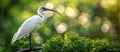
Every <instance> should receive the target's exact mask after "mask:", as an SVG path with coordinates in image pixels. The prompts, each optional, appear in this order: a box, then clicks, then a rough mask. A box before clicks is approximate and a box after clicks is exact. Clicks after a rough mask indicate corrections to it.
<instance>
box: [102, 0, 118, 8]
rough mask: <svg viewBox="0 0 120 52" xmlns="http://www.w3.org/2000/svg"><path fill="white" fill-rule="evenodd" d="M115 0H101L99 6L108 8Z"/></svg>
mask: <svg viewBox="0 0 120 52" xmlns="http://www.w3.org/2000/svg"><path fill="white" fill-rule="evenodd" d="M116 3H117V0H101V3H100V4H101V6H102V7H103V8H108V7H109V6H110V5H115V4H116Z"/></svg>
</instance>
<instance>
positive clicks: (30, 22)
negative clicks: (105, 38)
mask: <svg viewBox="0 0 120 52" xmlns="http://www.w3.org/2000/svg"><path fill="white" fill-rule="evenodd" d="M46 10H48V11H54V12H57V11H55V10H52V9H47V8H45V7H39V8H38V15H35V16H32V17H30V18H28V19H27V20H26V21H25V22H24V23H23V24H22V25H21V26H20V28H19V29H18V31H17V32H16V33H15V34H14V36H13V38H12V41H11V43H14V42H15V41H16V40H18V39H20V38H22V37H27V36H29V35H30V33H32V32H34V31H37V30H38V29H39V28H40V26H41V24H42V23H44V21H46V19H47V17H46V15H45V12H43V11H46ZM57 13H58V12H57ZM58 14H59V13H58Z"/></svg>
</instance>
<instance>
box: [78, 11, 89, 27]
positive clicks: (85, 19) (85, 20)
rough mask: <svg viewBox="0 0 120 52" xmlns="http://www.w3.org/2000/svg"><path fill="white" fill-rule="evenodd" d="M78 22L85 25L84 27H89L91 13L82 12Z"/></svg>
mask: <svg viewBox="0 0 120 52" xmlns="http://www.w3.org/2000/svg"><path fill="white" fill-rule="evenodd" d="M78 23H79V24H81V25H83V27H85V28H87V27H89V26H90V21H89V14H88V13H84V12H83V13H81V15H80V16H79V17H78Z"/></svg>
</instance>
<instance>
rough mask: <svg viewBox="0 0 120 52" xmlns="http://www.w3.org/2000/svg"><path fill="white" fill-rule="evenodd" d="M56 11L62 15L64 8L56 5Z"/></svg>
mask: <svg viewBox="0 0 120 52" xmlns="http://www.w3.org/2000/svg"><path fill="white" fill-rule="evenodd" d="M56 10H57V11H59V12H60V13H63V12H64V11H65V7H64V6H63V5H58V6H57V8H56Z"/></svg>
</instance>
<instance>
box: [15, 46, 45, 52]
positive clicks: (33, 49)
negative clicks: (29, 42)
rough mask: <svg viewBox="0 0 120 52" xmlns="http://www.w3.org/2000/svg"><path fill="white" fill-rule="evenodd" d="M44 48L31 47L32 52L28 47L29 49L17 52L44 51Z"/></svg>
mask: <svg viewBox="0 0 120 52" xmlns="http://www.w3.org/2000/svg"><path fill="white" fill-rule="evenodd" d="M42 48H43V47H42V46H38V47H31V50H30V47H28V48H25V49H23V50H20V51H17V52H30V51H35V50H42Z"/></svg>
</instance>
